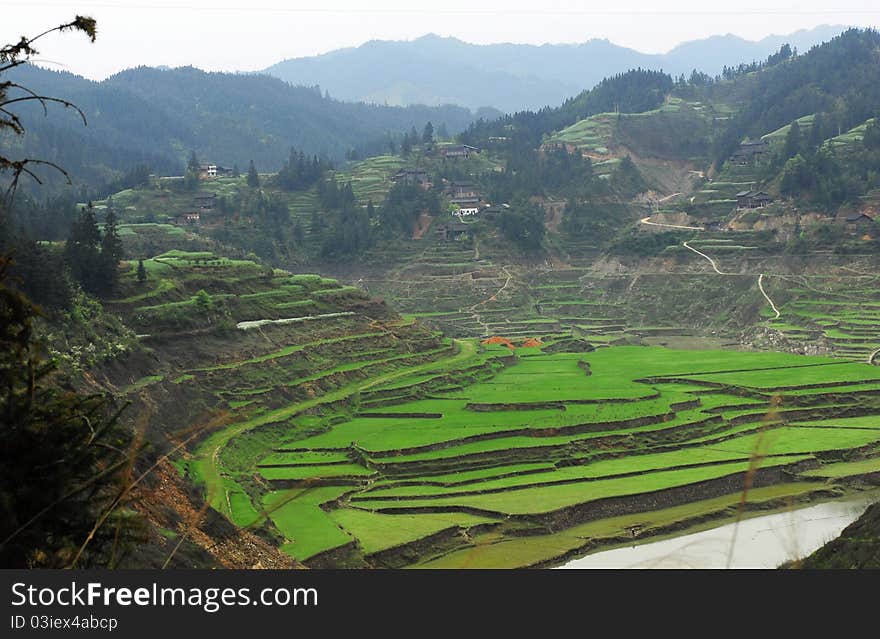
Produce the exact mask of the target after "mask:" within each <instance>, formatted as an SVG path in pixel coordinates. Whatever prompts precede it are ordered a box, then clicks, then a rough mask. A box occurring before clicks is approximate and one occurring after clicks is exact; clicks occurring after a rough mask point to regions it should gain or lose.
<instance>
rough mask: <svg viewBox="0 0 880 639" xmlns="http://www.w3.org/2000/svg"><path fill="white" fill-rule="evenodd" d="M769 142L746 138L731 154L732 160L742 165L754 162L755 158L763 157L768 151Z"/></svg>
mask: <svg viewBox="0 0 880 639" xmlns="http://www.w3.org/2000/svg"><path fill="white" fill-rule="evenodd" d="M767 146H768V145H767V142H766V141H765V140H748V139H747V140H745V141H744V142H742V143H740V145H739V148H738V149H737V150H736V151H734V152H733V154H732V155H731V156H730V161H731V162H733V163H734V164H738V165H740V166H748V165H750V164H753V163H754V161H755V159H757V158H759V157H761V156H762V155H763V154H764V153H766V152H767Z"/></svg>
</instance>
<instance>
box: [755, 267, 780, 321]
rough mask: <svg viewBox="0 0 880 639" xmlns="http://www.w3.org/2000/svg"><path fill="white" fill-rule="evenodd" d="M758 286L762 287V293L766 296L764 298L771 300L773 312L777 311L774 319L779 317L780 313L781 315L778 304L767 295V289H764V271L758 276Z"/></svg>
mask: <svg viewBox="0 0 880 639" xmlns="http://www.w3.org/2000/svg"><path fill="white" fill-rule="evenodd" d="M758 288H759V289H761V295H763V296H764V299H766V300H767V301H768V302H770V308H772V309H773V312H774V313H776V317H774V318H773V319H779V315H780V313H779V309H778V308H776V304H774V303H773V300H771V299H770V296H769V295H767V291H765V290H764V274H763V273H761V274H760V275H759V276H758Z"/></svg>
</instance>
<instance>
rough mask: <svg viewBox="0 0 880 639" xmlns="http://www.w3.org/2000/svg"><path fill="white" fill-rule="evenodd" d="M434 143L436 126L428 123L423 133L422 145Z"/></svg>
mask: <svg viewBox="0 0 880 639" xmlns="http://www.w3.org/2000/svg"><path fill="white" fill-rule="evenodd" d="M433 141H434V125H433V124H431V123H430V122H428V123H427V124H426V125H425V130H424V131H423V132H422V143H424V144H431V143H432V142H433Z"/></svg>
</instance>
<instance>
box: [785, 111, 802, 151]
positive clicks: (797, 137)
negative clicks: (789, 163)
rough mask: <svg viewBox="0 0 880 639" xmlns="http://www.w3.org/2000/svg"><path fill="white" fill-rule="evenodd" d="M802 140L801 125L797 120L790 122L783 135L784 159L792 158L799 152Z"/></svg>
mask: <svg viewBox="0 0 880 639" xmlns="http://www.w3.org/2000/svg"><path fill="white" fill-rule="evenodd" d="M802 145H803V140H802V139H801V126H800V124H798V122H797V120H795V121H794V122H792V123H791V126H790V127H789V128H788V134H787V135H786V136H785V147H784V149H783V151H782V153H783V155H784V156H785V159H786V160H787V159H788V158H793V157H794V156H796V155H797V154H798V153H800V152H801V147H802Z"/></svg>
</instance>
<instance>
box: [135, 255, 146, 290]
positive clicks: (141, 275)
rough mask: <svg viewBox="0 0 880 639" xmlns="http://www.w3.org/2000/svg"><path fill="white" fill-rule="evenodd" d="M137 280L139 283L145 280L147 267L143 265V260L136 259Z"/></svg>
mask: <svg viewBox="0 0 880 639" xmlns="http://www.w3.org/2000/svg"><path fill="white" fill-rule="evenodd" d="M137 281H138V282H140V283H141V284H143V283H144V282H146V281H147V269H146V267H144V261H143V260H138V268H137Z"/></svg>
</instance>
